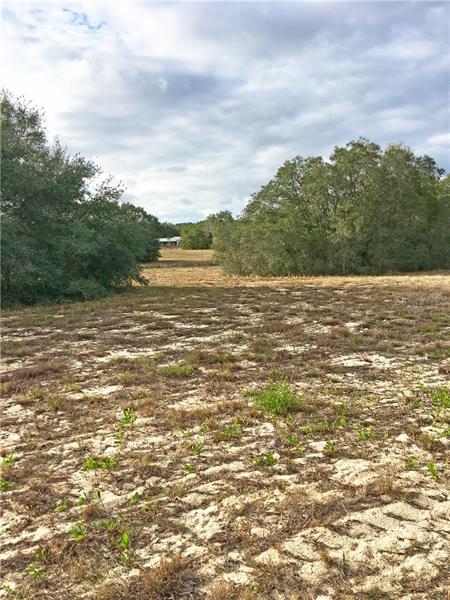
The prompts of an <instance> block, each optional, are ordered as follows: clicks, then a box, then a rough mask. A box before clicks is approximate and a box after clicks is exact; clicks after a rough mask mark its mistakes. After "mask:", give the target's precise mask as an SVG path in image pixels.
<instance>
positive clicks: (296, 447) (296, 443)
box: [286, 433, 305, 454]
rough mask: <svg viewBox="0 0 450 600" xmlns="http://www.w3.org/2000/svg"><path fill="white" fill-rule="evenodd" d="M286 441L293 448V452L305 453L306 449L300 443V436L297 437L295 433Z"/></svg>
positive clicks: (289, 435) (290, 434)
mask: <svg viewBox="0 0 450 600" xmlns="http://www.w3.org/2000/svg"><path fill="white" fill-rule="evenodd" d="M286 439H287V441H288V443H289V445H290V446H291V449H292V452H295V453H296V454H303V453H304V451H305V447H304V446H303V445H302V444H301V443H300V440H299V439H298V436H296V435H295V433H289V434H288V435H287V436H286Z"/></svg>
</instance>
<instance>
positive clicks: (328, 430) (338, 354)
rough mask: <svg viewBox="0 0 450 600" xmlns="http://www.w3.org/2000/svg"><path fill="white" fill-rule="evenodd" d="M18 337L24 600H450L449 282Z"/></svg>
mask: <svg viewBox="0 0 450 600" xmlns="http://www.w3.org/2000/svg"><path fill="white" fill-rule="evenodd" d="M210 261H211V256H210V254H209V253H208V252H207V251H205V252H202V251H198V252H185V251H182V250H168V251H166V252H165V253H164V256H163V260H161V261H160V263H159V264H157V265H155V266H150V267H149V268H148V269H147V270H146V273H147V275H148V276H149V277H150V279H151V280H152V285H151V286H150V287H149V288H147V289H136V290H135V291H134V292H133V293H127V294H122V295H117V296H115V297H112V298H109V299H107V300H103V301H97V302H87V303H79V304H71V305H63V306H52V307H43V308H42V307H41V308H32V309H26V310H17V311H9V312H6V313H4V319H3V333H4V342H3V363H4V364H3V370H4V373H3V382H4V383H3V390H2V391H3V393H2V408H3V410H2V416H3V425H2V432H3V433H2V435H1V447H2V456H3V458H2V461H3V462H2V466H1V470H2V474H1V477H2V479H1V491H0V494H1V496H0V497H1V500H2V508H3V517H2V522H1V536H2V550H1V557H0V558H1V562H2V565H1V569H2V574H3V576H4V584H3V591H2V597H4V598H16V599H25V598H29V599H33V600H34V599H39V598H50V599H55V600H61V599H67V600H74V599H78V598H95V599H97V600H119V599H124V600H125V599H130V600H135V599H138V600H139V599H150V600H152V599H155V600H157V599H178V598H205V599H207V598H211V599H214V600H219V599H222V600H225V599H227V600H228V599H233V598H236V599H237V598H239V599H242V600H244V599H245V600H250V599H258V598H263V599H264V598H271V599H282V598H285V599H292V600H293V599H318V598H320V599H322V600H325V599H335V598H337V599H344V598H345V599H351V598H355V599H357V598H358V599H359V598H364V599H379V598H386V599H392V598H394V599H397V598H402V599H423V600H425V599H429V598H431V599H435V600H437V599H445V598H448V597H449V596H448V589H449V586H450V566H449V565H450V561H449V545H450V501H449V486H448V483H449V475H450V467H449V463H448V457H449V443H450V439H449V437H450V429H449V411H450V407H449V406H450V396H449V388H448V387H447V386H448V384H447V383H446V382H448V373H449V362H448V357H449V340H450V319H449V305H450V303H449V299H450V286H449V278H448V277H446V276H445V275H421V276H403V277H382V278H364V277H358V278H338V277H336V278H304V279H302V278H286V279H276V280H275V279H266V280H264V279H253V278H241V279H239V278H229V277H226V276H224V275H223V274H222V273H221V272H220V270H219V269H218V267H215V266H214V265H212V264H211V262H210Z"/></svg>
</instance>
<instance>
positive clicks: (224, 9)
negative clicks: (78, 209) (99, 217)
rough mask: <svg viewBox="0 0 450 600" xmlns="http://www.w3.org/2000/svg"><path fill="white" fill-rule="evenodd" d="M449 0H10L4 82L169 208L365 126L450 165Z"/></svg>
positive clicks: (178, 214) (133, 193)
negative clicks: (21, 0) (61, 0)
mask: <svg viewBox="0 0 450 600" xmlns="http://www.w3.org/2000/svg"><path fill="white" fill-rule="evenodd" d="M449 8H450V5H449V4H448V3H446V2H392V3H384V2H383V3H380V2H367V3H365V2H358V3H355V2H333V3H328V2H306V3H304V2H275V1H273V2H258V3H255V2H242V3H241V2H228V3H225V2H196V3H183V2H178V3H177V2H135V3H122V2H89V3H88V2H78V3H64V4H62V3H58V2H51V3H48V2H47V3H46V2H42V3H38V2H30V3H26V2H25V3H12V2H11V3H8V2H6V3H4V14H3V44H2V52H3V59H4V60H3V65H4V68H3V73H2V74H3V83H4V85H5V86H6V87H7V88H9V89H10V90H11V91H12V92H14V93H17V94H23V95H25V96H26V97H28V98H30V99H31V100H33V101H34V102H35V103H36V104H38V105H41V106H42V107H44V109H45V111H46V115H47V122H48V126H49V130H50V132H51V134H52V135H56V134H58V136H59V137H60V138H61V140H63V141H64V142H65V143H66V144H67V145H68V147H69V149H70V150H71V151H73V152H80V153H81V154H83V155H85V156H88V157H91V158H93V159H95V160H96V161H97V162H98V163H99V164H100V166H101V167H102V168H103V170H104V171H105V172H107V173H112V174H114V175H115V176H116V177H117V179H118V180H121V181H123V182H124V184H125V185H126V186H127V195H126V198H127V199H128V200H131V201H133V202H135V203H136V204H139V205H141V206H144V208H146V209H147V210H149V211H150V212H152V213H154V214H156V215H157V216H158V217H159V218H161V219H164V220H174V221H184V220H189V219H200V218H202V217H203V216H205V215H207V214H208V213H210V212H214V211H217V210H223V209H226V208H229V209H230V210H233V211H234V212H235V213H238V212H240V211H241V210H242V208H243V207H244V205H245V203H246V201H247V200H248V198H249V196H250V195H251V194H252V193H253V192H255V191H257V190H258V189H259V187H260V186H261V185H263V184H264V183H265V182H267V181H268V180H269V179H270V178H271V177H272V176H273V174H274V172H275V171H276V169H277V168H278V166H279V165H280V164H281V163H282V162H283V161H284V160H285V159H288V158H291V157H293V156H295V155H296V154H301V155H305V156H309V155H317V154H323V155H327V154H329V153H330V152H331V151H332V149H333V147H334V146H335V145H336V144H343V143H346V142H348V141H349V140H350V139H353V138H355V137H358V136H360V135H362V136H365V137H368V138H369V139H373V140H374V141H376V142H378V143H380V144H382V145H385V144H388V143H390V142H398V141H402V142H403V143H405V144H408V145H410V146H411V147H412V148H413V149H414V150H416V151H417V152H420V153H424V152H427V153H429V154H431V155H432V156H434V157H435V158H436V159H437V160H438V162H439V163H440V165H441V166H444V167H445V168H447V169H448V168H449V167H450V164H449V158H448V157H449V140H448V125H449V91H448V86H447V71H448V57H449V42H448V31H447V23H448V17H449Z"/></svg>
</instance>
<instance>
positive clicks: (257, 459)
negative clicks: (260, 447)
mask: <svg viewBox="0 0 450 600" xmlns="http://www.w3.org/2000/svg"><path fill="white" fill-rule="evenodd" d="M276 462H277V459H276V457H275V455H274V454H273V452H268V453H267V454H261V455H259V456H254V457H253V458H252V463H253V464H254V465H265V466H267V467H273V465H275V464H276Z"/></svg>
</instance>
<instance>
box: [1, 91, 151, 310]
mask: <svg viewBox="0 0 450 600" xmlns="http://www.w3.org/2000/svg"><path fill="white" fill-rule="evenodd" d="M1 126H2V145H1V162H2V170H1V188H2V241H1V243H2V275H1V283H2V304H3V305H4V306H5V305H13V304H20V303H23V304H32V303H34V302H42V301H49V300H52V301H55V300H56V301H61V300H66V299H85V298H92V297H96V296H99V295H102V294H105V293H107V292H109V291H110V290H112V289H114V288H118V287H122V286H125V285H129V284H131V283H132V282H139V283H146V280H145V279H144V277H143V276H142V273H141V266H140V262H141V261H148V260H154V259H156V258H157V256H158V243H157V240H156V237H157V226H158V225H159V222H158V220H157V219H156V217H153V216H152V215H149V214H147V213H146V212H145V211H144V210H143V209H141V208H137V207H135V206H133V205H131V204H127V203H124V204H120V202H119V200H120V198H121V195H122V191H123V190H122V187H121V186H120V185H114V184H113V182H112V180H111V179H110V178H107V179H103V180H100V179H99V175H100V170H99V168H98V167H97V166H96V165H95V164H94V163H92V162H91V161H89V160H86V159H85V158H83V157H81V156H79V155H74V156H72V155H70V154H69V153H68V151H67V150H66V149H65V148H64V147H63V146H62V145H61V144H60V143H59V142H56V143H54V144H51V143H50V142H49V140H48V138H47V134H46V131H45V128H44V123H43V115H42V113H41V112H40V111H39V110H37V109H36V108H34V107H32V106H30V105H29V104H28V103H26V102H25V101H24V100H22V99H17V98H14V97H12V96H11V95H10V94H9V93H8V92H5V91H4V92H2V95H1Z"/></svg>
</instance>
